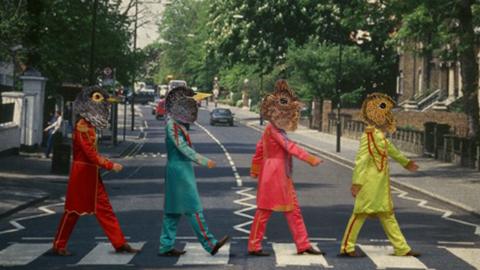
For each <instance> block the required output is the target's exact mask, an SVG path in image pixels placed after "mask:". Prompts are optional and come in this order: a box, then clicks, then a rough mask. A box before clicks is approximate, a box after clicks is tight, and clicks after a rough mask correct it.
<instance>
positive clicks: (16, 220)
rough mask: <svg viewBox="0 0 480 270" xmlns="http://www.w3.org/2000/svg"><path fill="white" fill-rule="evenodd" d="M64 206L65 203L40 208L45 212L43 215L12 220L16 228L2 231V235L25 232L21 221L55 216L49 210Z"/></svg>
mask: <svg viewBox="0 0 480 270" xmlns="http://www.w3.org/2000/svg"><path fill="white" fill-rule="evenodd" d="M63 204H64V202H61V203H52V204H48V205H44V206H40V207H38V208H37V209H38V210H40V211H42V212H43V213H41V214H36V215H32V216H26V217H21V218H15V219H12V220H10V222H9V223H10V224H11V225H12V226H13V227H15V228H13V229H8V230H4V231H1V232H0V234H7V233H12V232H18V231H20V230H24V229H25V227H24V226H23V225H22V224H20V223H19V222H20V221H23V220H28V219H33V218H39V217H45V216H50V215H53V214H55V213H56V212H55V211H53V210H51V209H49V207H55V206H60V205H63Z"/></svg>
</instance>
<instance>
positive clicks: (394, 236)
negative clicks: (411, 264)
mask: <svg viewBox="0 0 480 270" xmlns="http://www.w3.org/2000/svg"><path fill="white" fill-rule="evenodd" d="M378 217H379V219H380V223H381V224H382V227H383V230H384V231H385V234H386V235H387V237H388V240H390V243H392V245H393V248H394V250H395V255H399V256H402V255H405V254H407V253H408V252H409V251H410V250H411V248H410V246H409V245H408V244H407V240H405V237H404V236H403V234H402V231H401V230H400V226H399V225H398V222H397V219H396V218H395V214H393V213H385V214H381V215H379V216H378Z"/></svg>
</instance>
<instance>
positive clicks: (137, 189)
mask: <svg viewBox="0 0 480 270" xmlns="http://www.w3.org/2000/svg"><path fill="white" fill-rule="evenodd" d="M142 110H143V112H144V117H145V119H144V120H145V121H144V122H142V123H144V125H145V128H144V130H145V137H144V139H142V140H138V142H137V148H136V149H134V150H135V151H133V152H132V153H131V155H130V156H127V157H125V158H123V159H120V160H117V161H118V162H121V163H123V164H124V165H125V169H124V171H122V172H120V173H118V174H114V173H108V174H106V175H105V176H104V183H105V186H106V189H107V192H108V193H109V196H110V200H111V202H112V205H113V208H114V210H115V212H116V214H117V217H118V218H119V221H120V224H121V227H122V229H123V231H124V233H125V235H127V236H128V237H129V241H130V242H131V243H133V244H134V245H138V246H141V247H142V252H141V253H140V254H138V255H135V256H130V255H116V254H113V249H112V248H111V246H109V245H108V244H105V243H108V242H107V240H106V238H105V236H104V234H103V232H102V230H101V228H100V226H99V225H98V223H97V221H96V220H95V218H94V217H92V216H85V217H81V218H80V220H79V222H78V223H77V226H76V228H75V231H74V233H73V235H72V237H71V239H70V242H69V250H70V251H72V252H74V256H71V257H65V258H61V257H52V256H47V255H45V254H44V253H45V251H47V250H48V249H49V248H50V246H51V241H52V237H53V236H54V234H55V231H56V227H57V224H58V222H59V219H60V215H61V213H62V210H63V205H62V200H61V198H57V199H52V200H50V201H47V202H44V203H42V204H41V205H38V206H36V207H32V208H29V209H26V210H24V211H21V212H19V213H17V214H15V215H13V216H11V217H9V218H8V219H4V220H0V232H2V231H5V230H8V229H9V228H11V227H12V225H11V224H10V223H9V222H10V221H11V220H12V219H18V218H22V217H25V219H24V220H21V221H18V223H19V224H21V225H22V226H23V227H25V228H24V229H22V230H19V231H16V232H11V233H3V234H0V250H2V251H1V252H0V265H3V266H4V267H5V268H7V269H65V268H74V269H157V268H158V269H165V268H172V269H178V268H182V269H184V268H186V269H189V268H191V269H275V268H276V267H282V269H318V268H334V269H359V270H360V269H362V270H364V269H382V268H383V269H385V268H388V269H452V270H458V269H462V270H463V269H465V270H467V269H478V268H475V266H476V267H480V261H479V260H480V238H479V235H475V228H473V227H471V226H468V225H466V224H461V223H459V222H455V221H451V220H448V219H447V218H445V217H442V213H440V212H439V211H434V210H433V209H432V207H434V208H436V209H442V210H443V209H444V210H445V211H449V210H451V209H450V208H449V207H448V206H447V205H444V204H441V203H439V202H435V201H433V200H432V199H430V198H428V197H424V196H422V195H419V194H412V193H408V194H405V192H403V191H399V190H394V202H395V206H396V216H397V219H398V221H399V223H400V226H401V228H402V231H403V233H404V235H405V236H406V238H407V240H408V242H409V244H410V245H411V246H412V248H413V249H415V250H416V251H419V252H421V253H422V254H423V256H422V257H420V258H419V259H415V258H399V257H394V256H389V253H391V251H390V250H389V247H390V245H389V243H388V242H387V241H386V236H385V234H384V233H383V230H382V228H381V226H380V224H379V222H378V221H377V220H373V219H372V220H367V222H366V224H365V226H364V227H363V229H362V232H361V234H360V237H359V244H360V247H359V249H360V250H361V251H363V252H364V253H366V255H367V256H366V257H365V258H360V259H344V258H338V257H337V256H336V255H337V253H338V251H339V247H340V241H341V237H342V235H343V232H344V229H345V226H346V223H347V221H348V218H349V217H350V214H351V211H352V204H353V199H352V198H351V195H350V193H349V186H350V183H351V180H350V179H351V173H352V172H351V168H348V166H345V165H342V164H338V163H336V162H333V161H330V160H325V162H324V163H323V164H321V165H320V166H319V167H316V168H313V167H310V166H309V165H308V164H305V163H303V162H300V161H295V162H294V174H293V178H294V182H295V187H296V190H297V194H298V197H299V202H300V205H301V209H302V212H303V215H304V219H305V223H306V226H307V229H308V232H309V235H310V237H311V239H312V242H314V243H316V244H317V245H318V247H319V248H321V249H322V250H324V251H326V252H327V255H326V256H306V255H302V256H297V255H294V246H293V242H292V239H291V236H290V232H289V229H288V226H287V224H286V222H285V219H284V217H283V215H281V214H280V213H275V214H274V215H273V216H272V218H271V220H270V222H269V224H268V229H267V234H266V237H267V239H265V240H264V249H265V250H266V251H268V252H270V253H271V254H272V255H271V256H270V257H258V258H257V257H250V256H248V255H247V240H246V237H247V236H248V234H247V233H246V232H247V231H248V230H249V228H250V225H249V224H248V222H249V221H250V220H251V219H250V218H249V217H248V215H253V213H254V210H252V206H251V205H252V204H254V203H255V200H254V196H255V186H256V185H255V184H256V183H255V181H254V180H252V179H250V177H249V176H248V175H249V167H250V159H251V156H252V154H253V153H254V151H255V144H256V142H257V140H258V139H259V138H260V135H261V134H260V133H259V132H258V131H255V130H253V129H251V128H249V127H246V126H244V125H242V124H240V123H236V124H235V126H233V127H229V126H210V125H209V124H208V112H207V111H205V110H200V114H199V120H198V125H193V126H192V128H191V131H190V134H191V139H192V142H193V144H194V147H195V149H196V150H197V151H198V152H199V153H201V154H203V155H205V156H207V157H209V158H211V159H213V160H215V161H217V166H218V167H217V168H214V169H208V168H206V167H198V166H196V167H195V171H196V175H197V182H198V188H199V191H200V194H201V197H202V203H203V206H204V208H205V212H204V213H205V217H206V220H207V223H208V226H209V228H210V230H211V231H212V232H213V233H214V234H215V236H216V237H217V238H220V237H222V236H223V235H225V234H228V235H230V236H231V237H232V241H231V242H230V244H229V245H228V246H226V247H225V248H224V249H222V250H221V252H220V253H219V254H218V255H217V256H215V257H212V256H210V255H208V254H207V253H206V252H204V251H203V250H200V249H198V242H197V241H196V239H195V237H194V234H193V231H192V229H191V228H190V226H189V224H188V223H187V221H186V220H185V219H183V220H182V221H181V224H180V226H179V230H178V233H177V235H178V239H177V247H178V248H185V249H186V250H187V255H185V256H184V257H182V258H181V259H177V258H165V257H159V256H157V250H158V245H159V244H158V238H159V235H160V230H161V220H162V209H163V196H164V185H163V181H164V180H163V177H164V170H165V162H166V157H165V152H166V150H165V145H164V138H165V132H164V126H163V123H162V122H161V121H157V120H155V119H154V118H153V116H152V115H151V114H150V111H149V109H148V108H146V107H144V108H143V109H142ZM205 129H206V130H208V133H207V132H206V131H205ZM225 150H226V152H227V154H226V153H225ZM227 156H230V157H231V161H230V160H229V159H228V158H227ZM232 166H233V168H232ZM235 172H237V173H238V175H236V174H235ZM419 200H420V201H421V200H425V203H424V206H418V204H419ZM422 205H423V204H422ZM42 206H43V207H44V208H42V209H43V210H44V211H41V210H39V209H38V207H42ZM45 211H47V212H48V211H52V212H51V213H50V214H45V216H41V217H37V218H31V217H32V215H38V214H42V213H45ZM456 213H457V214H455V215H453V216H451V217H452V218H455V219H459V220H460V221H466V222H473V223H476V224H480V219H479V218H478V217H474V216H471V215H469V214H467V213H461V212H457V211H456ZM479 233H480V232H479ZM42 254H43V255H42Z"/></svg>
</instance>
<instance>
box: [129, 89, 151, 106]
mask: <svg viewBox="0 0 480 270" xmlns="http://www.w3.org/2000/svg"><path fill="white" fill-rule="evenodd" d="M134 101H135V103H140V104H142V105H147V104H148V103H149V102H153V101H155V92H150V91H140V92H138V93H136V94H135V99H134Z"/></svg>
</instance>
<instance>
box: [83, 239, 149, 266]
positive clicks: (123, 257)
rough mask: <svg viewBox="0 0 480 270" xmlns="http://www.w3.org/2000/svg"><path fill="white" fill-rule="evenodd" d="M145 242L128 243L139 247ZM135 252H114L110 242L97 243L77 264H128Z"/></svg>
mask: <svg viewBox="0 0 480 270" xmlns="http://www.w3.org/2000/svg"><path fill="white" fill-rule="evenodd" d="M144 244H145V242H137V243H130V245H131V246H132V247H134V248H138V249H141V248H142V247H143V245H144ZM134 256H135V254H130V253H116V252H115V250H114V249H113V247H112V245H111V244H110V243H98V244H97V246H96V247H95V248H94V249H92V250H91V251H90V252H89V253H88V254H87V255H86V256H85V257H83V258H82V259H81V260H80V261H79V262H78V263H77V264H79V265H92V264H95V265H121V264H128V263H129V262H130V261H131V260H132V259H133V257H134Z"/></svg>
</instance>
